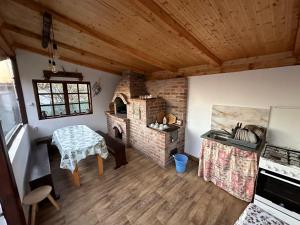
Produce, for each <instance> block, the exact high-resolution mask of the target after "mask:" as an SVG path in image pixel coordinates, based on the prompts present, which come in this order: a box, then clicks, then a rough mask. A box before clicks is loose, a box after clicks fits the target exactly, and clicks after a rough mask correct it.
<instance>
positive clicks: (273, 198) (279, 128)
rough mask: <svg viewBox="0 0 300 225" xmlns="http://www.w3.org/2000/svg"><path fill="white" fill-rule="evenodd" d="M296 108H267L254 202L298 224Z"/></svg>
mask: <svg viewBox="0 0 300 225" xmlns="http://www.w3.org/2000/svg"><path fill="white" fill-rule="evenodd" d="M299 131H300V108H287V107H274V108H272V109H271V114H270V121H269V126H268V134H267V143H268V144H266V145H265V148H264V150H263V152H262V155H261V157H260V160H259V173H258V178H257V184H256V193H255V196H254V203H255V204H256V205H258V206H260V207H261V208H262V209H264V210H265V211H267V212H269V213H270V214H272V215H273V216H275V217H277V218H279V219H281V220H283V221H285V222H287V223H288V224H290V225H299V224H300V135H299Z"/></svg>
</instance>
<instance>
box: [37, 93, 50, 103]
mask: <svg viewBox="0 0 300 225" xmlns="http://www.w3.org/2000/svg"><path fill="white" fill-rule="evenodd" d="M39 98H40V103H41V105H51V104H52V99H51V95H39Z"/></svg>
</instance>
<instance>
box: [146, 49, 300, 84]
mask: <svg viewBox="0 0 300 225" xmlns="http://www.w3.org/2000/svg"><path fill="white" fill-rule="evenodd" d="M299 62H300V61H299V57H296V56H295V54H294V53H293V51H287V52H281V53H275V54H269V55H261V56H255V57H247V58H241V59H236V60H229V61H225V62H224V63H223V64H222V66H213V65H210V64H206V65H198V66H191V67H185V68H180V69H179V70H178V72H177V73H170V72H167V71H158V72H154V73H152V74H149V75H147V76H146V78H147V79H148V80H160V79H171V78H176V77H187V76H201V75H210V74H218V73H229V72H238V71H246V70H254V69H264V68H274V67H282V66H291V65H298V64H299Z"/></svg>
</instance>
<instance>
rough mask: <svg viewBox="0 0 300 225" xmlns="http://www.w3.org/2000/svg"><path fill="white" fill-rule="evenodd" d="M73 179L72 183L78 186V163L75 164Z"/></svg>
mask: <svg viewBox="0 0 300 225" xmlns="http://www.w3.org/2000/svg"><path fill="white" fill-rule="evenodd" d="M73 179H74V183H75V185H76V186H77V187H80V176H79V171H78V165H76V168H75V170H74V172H73Z"/></svg>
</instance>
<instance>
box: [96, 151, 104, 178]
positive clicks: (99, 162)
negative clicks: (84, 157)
mask: <svg viewBox="0 0 300 225" xmlns="http://www.w3.org/2000/svg"><path fill="white" fill-rule="evenodd" d="M97 161H98V175H99V176H102V175H103V160H102V158H101V156H100V155H97Z"/></svg>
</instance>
